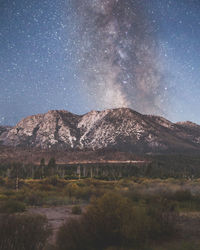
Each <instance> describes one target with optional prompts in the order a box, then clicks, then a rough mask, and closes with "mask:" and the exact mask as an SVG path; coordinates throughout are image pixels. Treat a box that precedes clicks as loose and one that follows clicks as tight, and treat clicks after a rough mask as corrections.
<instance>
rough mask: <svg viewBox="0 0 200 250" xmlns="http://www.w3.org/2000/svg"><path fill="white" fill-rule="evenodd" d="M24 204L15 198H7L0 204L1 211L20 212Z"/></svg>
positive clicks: (23, 208)
mask: <svg viewBox="0 0 200 250" xmlns="http://www.w3.org/2000/svg"><path fill="white" fill-rule="evenodd" d="M25 209H26V206H25V204H24V203H23V202H20V201H16V200H7V201H4V202H3V203H2V204H1V206H0V212H1V213H20V212H24V211H25Z"/></svg>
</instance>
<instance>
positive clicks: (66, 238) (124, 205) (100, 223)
mask: <svg viewBox="0 0 200 250" xmlns="http://www.w3.org/2000/svg"><path fill="white" fill-rule="evenodd" d="M162 205H163V204H162V203H159V205H156V208H155V209H154V208H153V207H150V208H148V207H145V206H136V207H135V206H134V205H133V203H132V202H131V201H130V200H129V199H127V198H124V197H122V196H120V195H118V194H116V193H107V194H105V195H104V196H102V197H101V198H98V199H95V200H93V201H92V203H91V205H90V206H89V207H88V209H87V211H86V212H85V213H84V214H83V215H82V217H81V218H79V219H77V220H74V219H73V220H70V221H68V222H67V223H66V224H64V225H63V226H62V227H61V228H60V230H59V232H58V235H57V247H58V249H59V250H68V249H70V250H79V249H81V250H84V249H88V250H89V249H104V248H107V247H111V246H112V247H124V249H128V248H129V247H137V248H136V249H139V248H140V249H141V247H143V246H144V245H145V244H146V243H147V242H148V241H151V240H156V239H159V240H161V239H162V237H163V236H164V237H167V236H168V237H169V236H171V234H172V232H174V230H173V228H174V227H173V220H172V219H171V218H172V214H173V213H172V212H171V211H170V210H169V209H165V207H164V206H162Z"/></svg>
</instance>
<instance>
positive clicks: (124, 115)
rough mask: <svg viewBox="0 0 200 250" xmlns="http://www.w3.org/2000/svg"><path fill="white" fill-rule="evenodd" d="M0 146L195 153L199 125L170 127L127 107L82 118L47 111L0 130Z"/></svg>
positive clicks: (153, 117)
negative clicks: (190, 151)
mask: <svg viewBox="0 0 200 250" xmlns="http://www.w3.org/2000/svg"><path fill="white" fill-rule="evenodd" d="M0 144H2V145H6V146H23V147H26V146H27V147H39V148H44V149H45V148H56V149H58V148H64V149H79V150H80V149H93V150H95V149H101V148H110V149H118V150H122V151H126V150H128V151H134V152H135V151H139V152H164V151H173V150H177V151H181V150H199V149H200V126H199V125H196V124H193V123H190V122H187V123H178V124H174V123H172V122H170V121H168V120H166V119H165V118H163V117H159V116H149V115H142V114H140V113H138V112H136V111H134V110H131V109H129V108H119V109H107V110H103V111H95V110H93V111H91V112H89V113H87V114H85V115H82V116H79V115H75V114H72V113H70V112H68V111H65V110H50V111H48V112H47V113H45V114H38V115H33V116H29V117H26V118H24V119H22V120H21V121H20V122H19V123H18V124H17V125H16V126H15V127H13V128H9V129H3V128H1V127H0Z"/></svg>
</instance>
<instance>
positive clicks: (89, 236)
mask: <svg viewBox="0 0 200 250" xmlns="http://www.w3.org/2000/svg"><path fill="white" fill-rule="evenodd" d="M174 157H175V156H174ZM183 161H184V159H182V158H181V159H179V161H177V162H175V163H174V165H172V167H171V168H168V169H167V170H165V168H166V165H167V164H168V163H167V161H166V159H164V157H160V158H159V156H158V157H157V160H156V161H152V162H151V164H147V165H144V166H129V167H126V168H125V169H124V174H125V175H126V176H125V177H124V176H123V174H122V175H121V173H120V168H121V167H122V166H117V167H116V166H111V170H112V171H110V172H106V170H105V168H104V170H105V171H104V174H103V175H104V176H101V177H98V176H94V175H93V178H86V177H85V176H84V177H81V176H80V171H78V172H77V169H76V168H75V169H74V172H73V171H72V170H73V168H70V169H67V170H66V171H68V172H63V171H62V168H63V166H61V168H59V166H58V165H57V164H56V162H55V160H54V159H51V160H50V161H49V162H48V164H45V162H44V161H43V160H41V163H40V165H38V166H35V169H34V166H31V165H30V167H29V168H27V169H25V168H24V166H23V168H22V166H21V165H20V164H19V163H12V164H8V165H3V164H2V165H1V168H0V170H1V177H0V250H1V249H2V250H3V249H8V250H14V249H15V250H18V249H20V250H23V249H26V250H42V249H43V250H44V249H45V250H67V249H71V250H73V249H74V250H76V249H77V250H79V249H80V250H94V249H97V250H98V249H99V250H101V249H102V250H123V249H127V250H128V249H130V250H138V249H141V250H143V249H145V250H147V249H148V250H167V249H170V250H193V249H194V250H198V249H200V241H199V236H200V233H199V234H198V233H196V234H195V235H192V234H191V233H190V228H189V227H191V226H192V224H190V225H189V224H186V222H185V224H184V223H183V221H182V218H185V217H183V216H185V214H186V215H187V216H189V215H190V214H192V213H198V214H199V213H200V179H198V171H195V170H194V168H195V167H196V168H197V165H198V163H199V158H195V159H194V161H193V163H192V164H193V166H195V167H193V168H191V166H190V164H189V163H187V161H186V162H185V163H183ZM181 162H182V163H183V165H181ZM169 164H170V161H169ZM3 166H4V167H3ZM174 166H176V167H174ZM95 167H97V166H95ZM104 167H105V166H104ZM24 169H25V170H26V171H24ZM22 170H23V171H22ZM79 170H80V169H79ZM125 170H126V171H125ZM183 170H184V171H183ZM70 171H71V172H70ZM93 173H94V172H93ZM102 173H103V172H102ZM173 175H174V178H171V176H173ZM89 176H90V174H89ZM68 205H73V207H72V211H71V214H72V215H74V216H77V217H75V218H69V219H68V220H67V221H66V223H64V224H63V225H62V226H61V228H60V229H59V231H58V232H57V235H56V240H55V241H54V242H52V241H50V240H49V239H51V228H50V227H49V224H48V221H47V219H46V218H45V217H41V216H36V215H31V214H29V213H28V211H29V208H30V207H49V206H50V207H51V206H68ZM188 218H189V217H188ZM198 223H199V224H197V225H195V226H197V227H199V228H200V221H199V222H198ZM187 225H188V228H187ZM185 227H186V228H185ZM184 230H186V231H184ZM33 235H34V236H33ZM49 237H50V238H49ZM189 238H191V239H189ZM48 242H49V244H47V243H48ZM50 243H51V245H50Z"/></svg>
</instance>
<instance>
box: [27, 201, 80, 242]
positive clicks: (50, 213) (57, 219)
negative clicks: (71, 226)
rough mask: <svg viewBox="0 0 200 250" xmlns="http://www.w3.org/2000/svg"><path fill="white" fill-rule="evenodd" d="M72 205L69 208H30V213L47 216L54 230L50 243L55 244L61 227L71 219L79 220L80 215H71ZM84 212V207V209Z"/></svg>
mask: <svg viewBox="0 0 200 250" xmlns="http://www.w3.org/2000/svg"><path fill="white" fill-rule="evenodd" d="M72 207H73V206H72V205H68V206H56V207H34V208H29V209H28V211H27V212H28V213H31V214H40V215H45V216H46V217H47V219H48V221H49V225H50V227H51V229H52V235H51V237H50V239H49V243H54V242H55V238H56V233H57V231H58V229H59V228H60V226H61V225H62V224H63V223H64V222H66V221H67V220H69V219H70V218H78V217H80V215H74V214H72V213H71V211H72ZM82 210H84V207H82Z"/></svg>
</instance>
